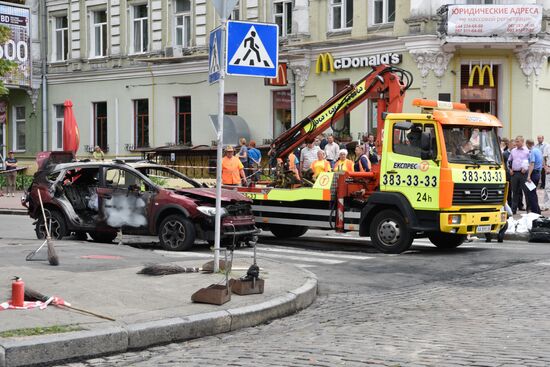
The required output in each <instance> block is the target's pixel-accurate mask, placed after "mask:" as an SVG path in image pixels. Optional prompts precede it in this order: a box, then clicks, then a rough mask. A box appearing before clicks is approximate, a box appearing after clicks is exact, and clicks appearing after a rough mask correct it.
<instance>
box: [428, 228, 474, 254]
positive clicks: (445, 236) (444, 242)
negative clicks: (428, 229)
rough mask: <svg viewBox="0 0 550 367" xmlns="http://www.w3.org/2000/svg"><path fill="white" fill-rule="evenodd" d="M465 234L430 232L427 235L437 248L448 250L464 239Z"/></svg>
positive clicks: (458, 244) (461, 242)
mask: <svg viewBox="0 0 550 367" xmlns="http://www.w3.org/2000/svg"><path fill="white" fill-rule="evenodd" d="M466 237H467V236H466V235H465V234H453V233H443V232H432V233H430V234H429V235H428V238H429V239H430V242H431V243H433V244H434V245H436V246H437V248H440V249H444V250H448V249H453V248H455V247H458V246H460V245H462V244H463V243H464V241H465V240H466Z"/></svg>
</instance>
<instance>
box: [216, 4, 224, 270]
mask: <svg viewBox="0 0 550 367" xmlns="http://www.w3.org/2000/svg"><path fill="white" fill-rule="evenodd" d="M225 6H226V4H225V1H223V11H222V14H225ZM225 23H226V18H225V16H222V17H221V30H222V31H221V33H222V40H221V42H220V44H221V55H222V57H221V60H219V62H220V79H219V81H218V88H219V89H218V149H217V151H218V152H217V161H216V162H217V163H216V224H215V227H214V229H215V234H214V272H215V273H217V272H218V271H220V234H221V210H222V209H221V207H222V199H221V197H222V150H223V102H224V88H225V85H224V84H225V83H224V82H225V80H224V79H225V37H227V36H226V34H225Z"/></svg>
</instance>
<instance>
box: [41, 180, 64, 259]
mask: <svg viewBox="0 0 550 367" xmlns="http://www.w3.org/2000/svg"><path fill="white" fill-rule="evenodd" d="M38 200H40V209H42V216H43V217H44V228H45V229H46V243H47V245H48V262H49V263H50V265H54V266H57V265H59V257H58V256H57V252H55V248H54V246H53V241H52V238H51V236H50V229H49V226H48V220H47V219H46V212H45V211H44V203H43V202H42V195H41V194H40V190H38Z"/></svg>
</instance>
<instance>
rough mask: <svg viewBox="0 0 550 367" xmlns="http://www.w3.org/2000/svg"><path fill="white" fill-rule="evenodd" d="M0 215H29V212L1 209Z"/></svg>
mask: <svg viewBox="0 0 550 367" xmlns="http://www.w3.org/2000/svg"><path fill="white" fill-rule="evenodd" d="M0 214H7V215H27V210H26V209H0Z"/></svg>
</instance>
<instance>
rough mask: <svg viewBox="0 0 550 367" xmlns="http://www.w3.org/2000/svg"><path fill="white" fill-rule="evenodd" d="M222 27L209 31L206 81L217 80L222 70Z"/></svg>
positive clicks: (212, 81)
mask: <svg viewBox="0 0 550 367" xmlns="http://www.w3.org/2000/svg"><path fill="white" fill-rule="evenodd" d="M222 38H223V33H222V28H221V27H218V28H216V29H214V30H212V31H211V32H210V44H209V46H208V82H209V83H210V84H212V83H215V82H217V81H218V80H220V77H221V70H222V64H221V63H222V62H223V59H222Z"/></svg>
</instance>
